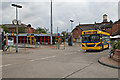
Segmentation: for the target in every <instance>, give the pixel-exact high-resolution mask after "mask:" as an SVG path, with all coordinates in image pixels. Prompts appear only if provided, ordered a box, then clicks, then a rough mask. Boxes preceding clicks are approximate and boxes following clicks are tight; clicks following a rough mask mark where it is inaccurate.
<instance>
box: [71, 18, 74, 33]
mask: <svg viewBox="0 0 120 80" xmlns="http://www.w3.org/2000/svg"><path fill="white" fill-rule="evenodd" d="M70 22H71V31H72V29H73V22H74V21H73V20H70Z"/></svg>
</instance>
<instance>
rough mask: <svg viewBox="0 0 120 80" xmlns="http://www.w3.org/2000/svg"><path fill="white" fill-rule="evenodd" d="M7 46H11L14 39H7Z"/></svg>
mask: <svg viewBox="0 0 120 80" xmlns="http://www.w3.org/2000/svg"><path fill="white" fill-rule="evenodd" d="M7 43H8V46H13V45H14V38H8V42H7Z"/></svg>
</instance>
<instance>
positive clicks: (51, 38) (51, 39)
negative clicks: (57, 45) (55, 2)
mask: <svg viewBox="0 0 120 80" xmlns="http://www.w3.org/2000/svg"><path fill="white" fill-rule="evenodd" d="M50 37H51V40H50V43H51V45H52V0H51V35H50Z"/></svg>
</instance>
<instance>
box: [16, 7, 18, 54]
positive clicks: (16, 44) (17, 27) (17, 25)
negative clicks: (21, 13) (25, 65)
mask: <svg viewBox="0 0 120 80" xmlns="http://www.w3.org/2000/svg"><path fill="white" fill-rule="evenodd" d="M16 21H17V27H16V31H17V32H16V52H18V11H17V7H16Z"/></svg>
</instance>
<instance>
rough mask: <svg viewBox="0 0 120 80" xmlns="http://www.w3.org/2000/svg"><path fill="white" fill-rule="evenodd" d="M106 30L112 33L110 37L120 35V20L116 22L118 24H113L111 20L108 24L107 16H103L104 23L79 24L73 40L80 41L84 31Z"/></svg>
mask: <svg viewBox="0 0 120 80" xmlns="http://www.w3.org/2000/svg"><path fill="white" fill-rule="evenodd" d="M97 29H99V30H104V31H106V32H108V33H110V35H114V34H115V33H118V32H119V31H120V20H118V21H116V22H114V23H113V22H112V21H111V20H110V21H109V22H108V21H107V15H106V14H105V15H103V22H101V23H96V22H95V23H94V24H79V25H77V26H76V27H75V28H74V29H73V30H72V33H73V38H74V39H75V40H76V39H80V37H81V35H82V31H85V30H97Z"/></svg>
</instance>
